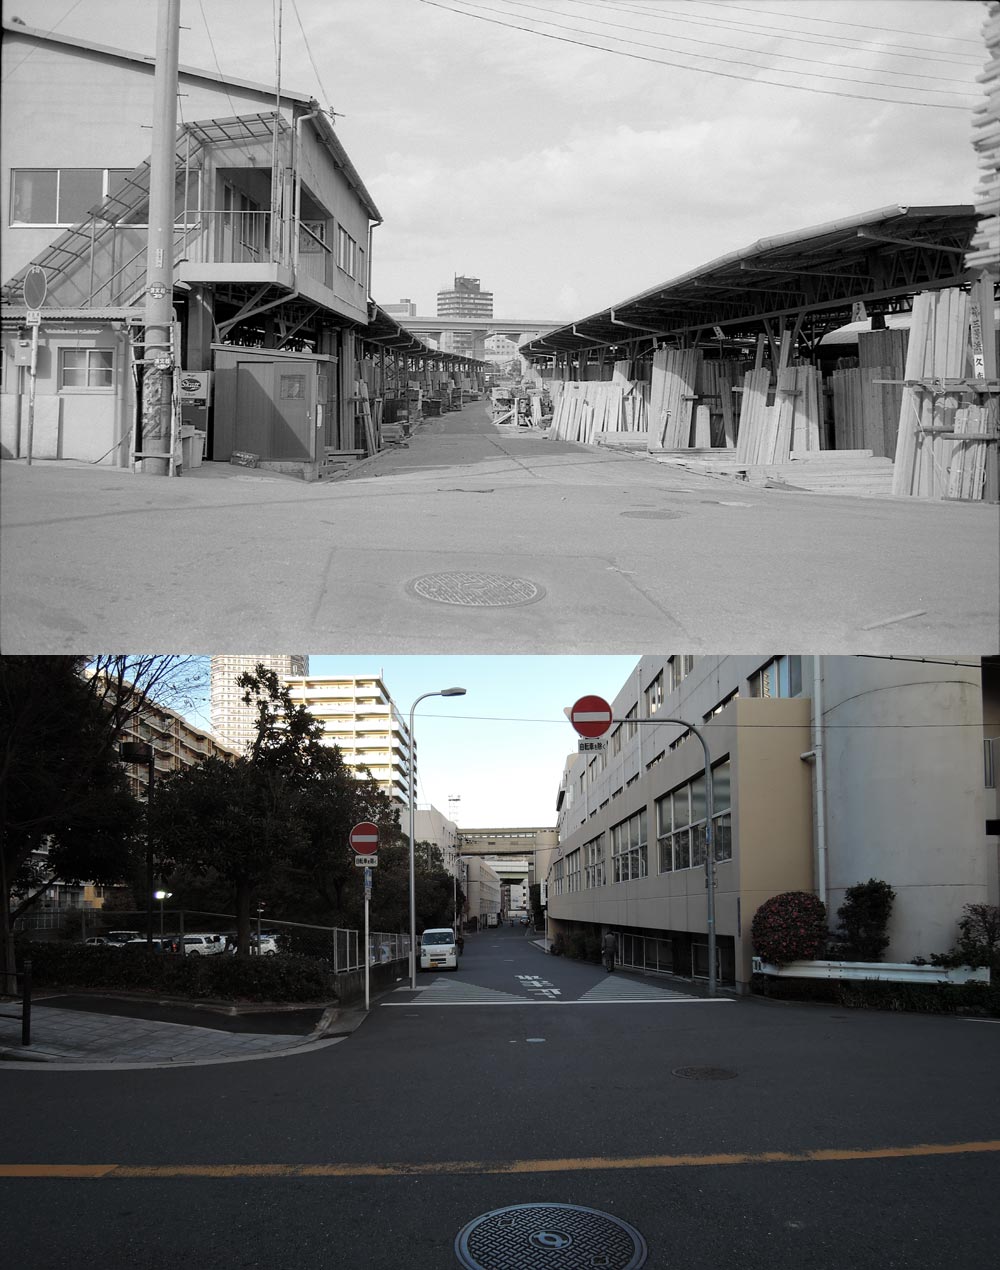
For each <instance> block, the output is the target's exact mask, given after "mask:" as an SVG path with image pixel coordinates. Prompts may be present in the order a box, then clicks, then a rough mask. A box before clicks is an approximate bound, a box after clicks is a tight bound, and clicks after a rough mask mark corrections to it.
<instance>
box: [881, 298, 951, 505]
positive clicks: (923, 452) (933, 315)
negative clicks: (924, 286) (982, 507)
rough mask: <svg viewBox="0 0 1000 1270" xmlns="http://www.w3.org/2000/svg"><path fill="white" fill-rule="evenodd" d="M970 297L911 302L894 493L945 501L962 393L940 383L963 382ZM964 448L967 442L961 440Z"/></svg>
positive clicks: (923, 299) (925, 299)
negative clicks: (952, 435)
mask: <svg viewBox="0 0 1000 1270" xmlns="http://www.w3.org/2000/svg"><path fill="white" fill-rule="evenodd" d="M968 345H969V297H968V296H967V295H966V294H965V292H963V291H962V290H961V289H960V288H958V287H951V288H949V289H948V290H946V291H924V292H922V293H921V294H920V295H918V296H917V297H916V299H915V300H914V302H913V320H912V325H911V327H910V343H909V347H908V349H907V354H906V370H905V373H904V379H905V381H906V382H905V384H904V386H903V398H902V404H901V407H900V414H899V432H898V434H897V437H896V455H895V466H894V469H893V483H892V492H893V493H894V494H909V495H916V496H917V497H921V498H941V497H943V496H944V495H946V494H947V492H948V485H949V468H950V466H951V460H952V457H953V454H954V451H955V449H956V442H955V441H954V439H953V438H952V437H950V436H946V435H944V434H948V433H953V431H954V424H955V414H956V411H957V410H958V407H959V404H960V402H959V394H958V392H957V390H956V391H945V390H944V389H945V388H946V387H947V385H942V384H940V383H936V382H935V381H941V380H949V379H950V380H956V381H958V380H960V379H961V378H962V377H963V376H964V375H965V374H966V369H967V359H968ZM957 445H958V446H959V447H960V448H964V443H962V442H958V443H957Z"/></svg>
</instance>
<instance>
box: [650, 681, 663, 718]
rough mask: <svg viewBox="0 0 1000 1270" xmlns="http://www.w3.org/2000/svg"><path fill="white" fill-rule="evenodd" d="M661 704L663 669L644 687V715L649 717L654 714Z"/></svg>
mask: <svg viewBox="0 0 1000 1270" xmlns="http://www.w3.org/2000/svg"><path fill="white" fill-rule="evenodd" d="M662 705H663V671H662V670H661V671H660V673H659V674H658V675H657V676H656V678H655V679H654V680H653V682H652V683H651V684H650V685H649V687H648V688H647V689H646V717H647V718H650V717H651V716H652V715H654V714H656V712H657V710H659V708H660V706H662Z"/></svg>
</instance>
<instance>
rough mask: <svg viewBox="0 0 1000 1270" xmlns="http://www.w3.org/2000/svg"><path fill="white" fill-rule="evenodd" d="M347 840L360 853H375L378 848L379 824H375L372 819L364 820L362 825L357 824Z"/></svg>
mask: <svg viewBox="0 0 1000 1270" xmlns="http://www.w3.org/2000/svg"><path fill="white" fill-rule="evenodd" d="M347 841H348V842H349V843H350V844H351V846H352V847H353V848H354V850H355V851H356V852H357V853H358V855H374V854H375V852H376V851H377V850H378V825H373V824H372V822H371V821H370V820H362V822H361V824H360V825H355V826H354V828H353V829H352V830H351V832H350V834H349V835H348V838H347Z"/></svg>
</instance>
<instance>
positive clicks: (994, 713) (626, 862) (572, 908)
mask: <svg viewBox="0 0 1000 1270" xmlns="http://www.w3.org/2000/svg"><path fill="white" fill-rule="evenodd" d="M612 706H613V714H614V720H615V722H614V723H613V725H612V728H611V730H610V731H609V733H608V734H607V748H606V750H605V751H604V752H599V753H581V752H578V753H576V754H572V755H570V757H569V758H568V759H567V763H566V767H565V771H564V774H563V780H562V783H561V786H560V789H559V792H558V797H557V813H558V829H559V847H558V849H557V851H556V853H555V856H554V858H553V862H552V865H551V867H550V869H549V874H548V882H549V886H548V918H549V932H548V933H549V937H550V938H554V937H555V935H556V934H558V933H559V932H560V931H563V932H568V931H571V930H585V931H589V932H596V933H600V932H602V931H604V930H607V929H611V930H614V931H616V932H617V933H618V934H619V945H620V948H621V952H622V954H623V961H624V962H625V964H626V965H633V966H636V967H639V968H643V969H646V970H651V971H661V972H666V973H672V974H675V975H680V976H684V977H688V978H691V977H693V978H703V977H707V974H708V939H707V930H708V926H707V899H706V872H705V854H706V852H705V843H706V822H707V806H706V803H707V786H706V775H705V759H704V752H703V750H702V746H701V743H700V741H699V740H698V737H697V736H695V735H694V734H693V733H692V732H691V731H690V728H689V726H688V725H693V726H694V727H695V728H697V729H699V731H700V732H701V734H702V735H703V736H704V737H705V739H706V741H707V744H708V747H709V753H710V761H711V771H712V785H713V794H714V798H713V804H714V806H713V818H712V824H713V836H714V854H715V860H716V864H715V884H716V885H715V916H716V935H717V973H718V975H719V979H720V982H722V983H728V984H730V985H733V986H736V987H738V988H745V987H746V986H747V984H748V983H749V980H750V974H751V957H752V948H751V943H750V924H751V922H752V920H753V916H754V913H755V912H756V910H757V908H758V907H759V906H760V905H761V904H762V903H763V902H764V901H765V900H766V899H768V898H770V897H771V896H772V895H775V894H778V893H779V892H782V891H790V890H804V891H810V892H814V893H815V894H817V895H818V896H819V897H820V898H821V899H822V900H823V901H824V903H825V904H826V906H827V910H828V912H829V913H830V915H831V925H835V921H836V918H835V914H836V909H837V907H838V906H839V905H840V904H841V903H842V902H843V898H844V893H845V890H846V889H847V888H848V887H850V886H853V885H855V884H857V883H859V882H864V881H867V880H868V879H869V878H878V879H880V880H883V881H886V882H888V883H889V884H890V885H891V886H892V887H893V888H894V889H895V891H896V902H895V907H894V911H893V916H892V921H891V924H890V928H889V932H888V933H889V935H890V940H891V942H890V946H889V948H888V950H887V953H886V957H887V959H888V960H893V961H909V960H911V959H913V958H915V957H928V956H929V955H930V954H931V953H935V952H945V951H947V949H948V948H949V947H950V946H951V945H952V943H953V942H954V939H955V936H956V934H957V921H958V918H959V917H960V916H961V914H962V908H963V905H965V904H967V903H978V902H992V903H997V902H998V836H997V835H998V832H1000V824H998V821H997V791H996V764H995V762H994V759H995V756H996V752H997V747H998V745H1000V742H998V740H997V737H998V736H1000V660H998V659H985V660H982V661H980V660H979V659H975V658H962V657H942V658H940V659H937V660H934V659H905V658H904V659H894V658H885V657H819V658H813V657H798V656H791V655H789V656H773V657H771V656H769V657H698V658H694V657H686V656H673V657H663V656H655V657H652V656H651V657H644V658H642V660H641V661H640V663H639V664H638V666H637V668H636V671H635V673H634V675H632V676H631V677H630V679H629V680H628V682H627V683H626V684H624V685H623V687H622V689H621V690H620V692H619V693H618V695H617V696H616V698H615V700H614V702H613V703H612ZM672 720H680V721H681V722H674V721H672ZM984 758H985V761H984Z"/></svg>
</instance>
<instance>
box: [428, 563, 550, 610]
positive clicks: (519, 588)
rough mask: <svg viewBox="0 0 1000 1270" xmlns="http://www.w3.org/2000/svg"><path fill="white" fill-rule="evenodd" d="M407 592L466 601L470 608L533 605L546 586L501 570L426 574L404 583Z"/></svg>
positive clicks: (445, 600)
mask: <svg viewBox="0 0 1000 1270" xmlns="http://www.w3.org/2000/svg"><path fill="white" fill-rule="evenodd" d="M406 589H407V590H408V591H410V592H411V593H412V594H413V595H419V596H420V598H421V599H423V600H435V601H436V602H437V603H438V604H465V605H470V606H471V607H473V608H510V607H512V606H513V605H517V604H533V603H534V602H535V600H540V599H541V598H542V597H543V596H544V595H545V588H544V587H541V586H539V585H538V583H537V582H530V581H529V580H528V579H527V578H512V577H509V576H508V575H506V574H503V573H465V572H455V573H425V574H424V576H423V577H422V578H414V579H413V581H412V582H409V583H408V584H407V588H406Z"/></svg>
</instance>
